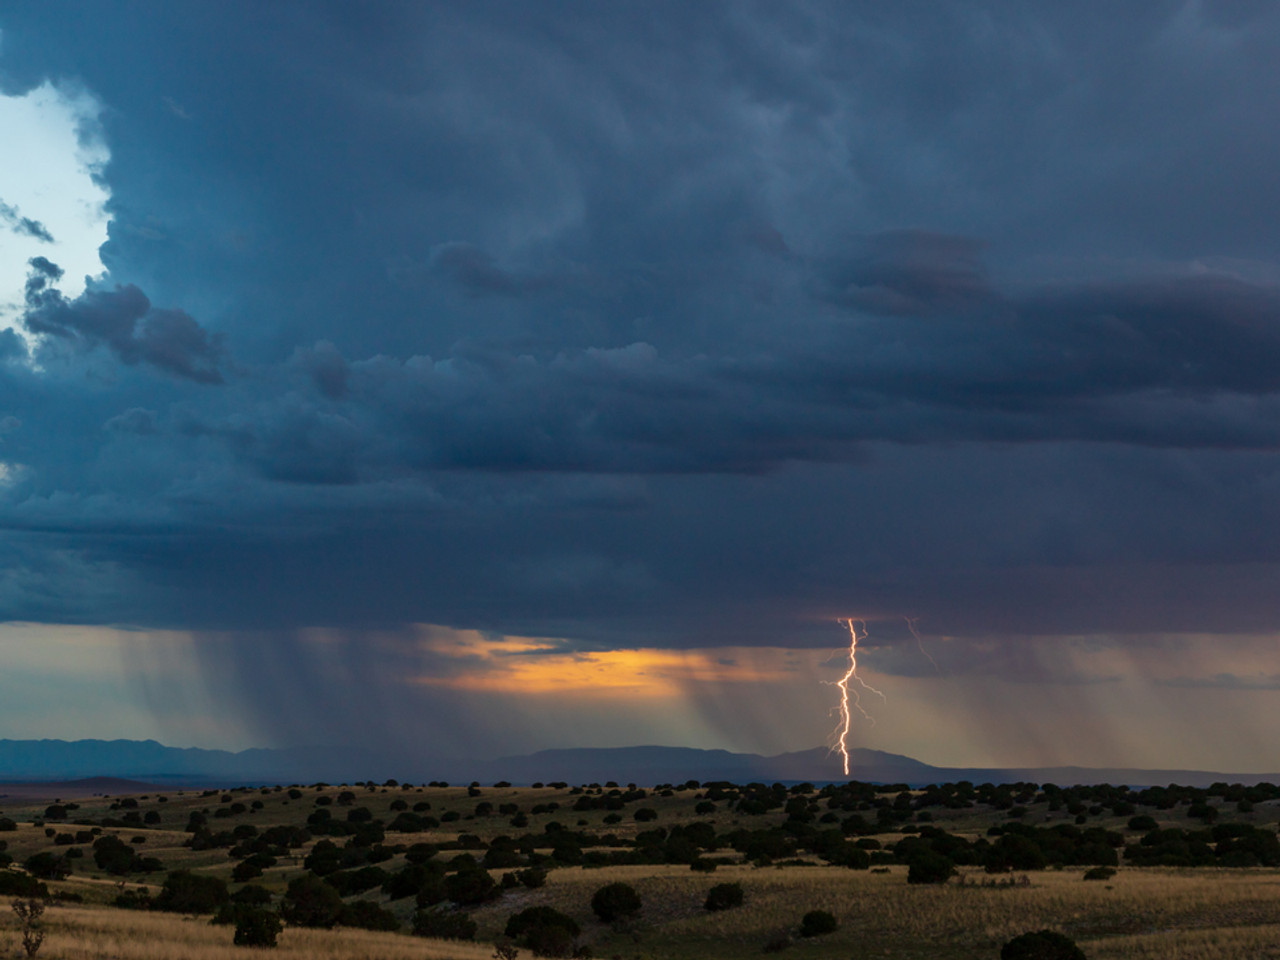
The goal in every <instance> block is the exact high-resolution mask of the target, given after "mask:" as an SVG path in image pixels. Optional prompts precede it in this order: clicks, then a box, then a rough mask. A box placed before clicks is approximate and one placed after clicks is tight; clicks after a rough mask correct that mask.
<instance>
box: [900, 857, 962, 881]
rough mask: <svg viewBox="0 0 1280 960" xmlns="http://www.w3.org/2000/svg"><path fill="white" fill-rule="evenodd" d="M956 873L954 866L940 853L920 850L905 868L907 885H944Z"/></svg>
mask: <svg viewBox="0 0 1280 960" xmlns="http://www.w3.org/2000/svg"><path fill="white" fill-rule="evenodd" d="M955 872H956V865H955V864H954V863H952V862H951V861H950V860H949V859H947V858H946V857H944V856H943V855H942V854H940V853H934V852H933V851H932V850H921V851H919V852H918V853H917V854H916V855H915V856H913V857H912V858H911V863H910V865H909V866H908V867H907V883H946V882H947V881H948V880H950V879H951V877H952V876H953V875H954V874H955Z"/></svg>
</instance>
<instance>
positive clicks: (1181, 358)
mask: <svg viewBox="0 0 1280 960" xmlns="http://www.w3.org/2000/svg"><path fill="white" fill-rule="evenodd" d="M69 24H77V26H76V28H75V29H72V28H71V26H69ZM0 29H3V30H4V38H5V43H4V47H3V50H2V52H0V87H2V88H3V89H4V90H5V91H7V92H10V93H17V92H21V91H23V90H27V89H31V88H32V87H35V86H37V85H38V84H40V83H41V82H43V81H44V80H45V79H47V78H53V79H56V80H58V81H60V82H64V83H76V84H80V85H82V86H83V87H84V88H86V89H88V90H90V91H92V92H93V94H94V95H95V96H96V97H97V98H98V99H99V100H100V101H101V102H102V103H103V104H104V105H105V109H104V113H103V130H102V136H103V137H104V138H105V140H106V142H107V143H108V145H109V147H110V150H111V157H112V159H111V162H110V164H109V166H108V167H107V168H106V169H105V170H104V171H103V172H102V178H103V182H104V183H105V184H106V185H107V186H109V187H110V189H111V196H112V199H111V203H110V208H111V212H112V216H113V222H112V229H111V240H110V242H109V243H108V244H107V245H106V246H105V247H104V248H103V258H104V262H105V263H106V264H107V265H108V267H109V271H110V273H109V276H108V277H107V278H106V279H105V280H103V281H101V282H96V283H93V284H90V286H89V288H88V289H87V291H86V292H85V293H84V294H83V295H81V296H78V297H75V298H69V297H66V296H64V295H63V294H62V293H60V292H59V282H60V280H61V274H60V270H59V268H58V267H57V265H56V264H55V263H53V262H52V261H51V260H49V259H45V258H36V259H35V260H33V261H31V267H32V273H31V280H30V282H29V284H28V287H27V292H26V312H25V315H24V316H23V319H22V323H23V329H24V331H25V332H26V334H27V335H28V337H29V340H28V342H26V343H24V342H23V340H22V338H20V337H18V336H17V335H16V334H12V333H10V334H9V335H8V336H9V339H7V340H5V341H4V342H3V343H2V344H0V362H2V363H3V368H2V369H0V414H3V415H4V416H5V417H6V418H7V419H5V421H4V422H5V423H11V424H12V426H11V428H6V431H5V433H4V435H3V438H2V439H0V459H2V460H3V461H4V462H5V463H6V464H7V466H6V467H5V472H4V483H5V487H4V491H3V499H2V502H0V523H3V524H4V526H5V527H6V528H7V529H8V530H9V531H10V534H9V536H8V537H7V539H6V542H5V543H4V545H3V548H2V549H3V551H4V555H5V556H4V563H5V566H6V568H7V570H8V572H9V574H10V575H9V577H8V578H7V579H6V581H5V582H6V586H5V587H4V588H3V589H2V590H0V616H3V617H5V618H9V619H29V620H40V621H85V622H97V623H106V622H119V623H129V624H138V625H147V626H165V627H171V628H178V629H193V630H232V631H246V632H245V633H244V634H243V636H245V637H250V638H259V639H258V640H245V641H244V642H242V643H241V642H238V643H228V644H225V645H224V647H222V648H220V647H219V646H218V645H217V644H216V643H210V644H209V645H208V646H207V647H202V648H201V649H202V650H207V651H217V650H218V649H224V650H226V651H236V650H239V651H240V656H239V657H238V658H237V662H239V663H242V664H243V665H244V669H243V675H244V676H245V677H248V678H252V676H253V675H255V674H264V671H263V670H261V669H259V667H258V666H254V664H256V663H260V662H265V661H264V660H263V659H262V658H263V657H265V658H266V660H270V661H271V662H275V660H273V659H272V658H273V657H277V655H279V656H283V655H284V654H283V653H281V651H285V650H288V651H293V653H292V654H291V655H296V656H297V657H298V658H303V657H304V656H305V654H304V653H303V652H302V651H303V650H304V649H305V645H304V646H297V647H296V649H295V646H296V645H294V644H293V643H292V642H291V641H289V640H287V639H282V638H288V637H290V636H294V635H295V632H296V631H298V630H301V629H302V628H305V627H340V628H342V629H344V630H346V631H348V635H350V636H360V635H361V633H360V632H361V631H371V630H375V629H376V630H390V631H392V634H393V635H396V634H395V631H399V630H402V629H403V628H404V625H405V624H410V623H435V624H445V625H449V626H453V627H458V628H466V629H480V630H486V631H492V632H495V633H509V634H525V635H535V636H557V637H562V638H565V642H567V643H569V644H576V645H579V646H582V647H584V648H587V647H591V648H597V649H603V648H609V647H617V646H627V645H631V646H644V647H691V646H699V647H714V646H718V645H723V644H730V643H732V644H737V645H752V644H776V645H780V646H788V645H791V646H810V645H827V644H829V643H830V642H831V634H830V623H831V620H832V619H833V618H834V617H836V616H848V615H864V616H867V617H871V618H875V617H882V618H887V620H886V622H888V621H893V622H900V619H899V618H901V617H902V616H920V617H921V618H922V621H921V623H922V624H923V625H924V628H925V629H926V630H928V631H930V632H932V633H934V634H947V635H950V636H954V637H958V638H965V639H966V641H972V642H974V643H989V644H993V645H994V646H992V647H991V648H990V649H994V650H997V651H1001V650H1004V651H1010V650H1016V649H1018V648H1017V647H1016V646H1010V644H1016V643H1017V642H1018V638H1019V637H1024V636H1026V635H1055V634H1060V633H1106V634H1107V636H1108V637H1110V638H1112V639H1111V640H1109V641H1108V642H1110V643H1115V644H1119V645H1123V643H1124V641H1123V637H1124V636H1127V635H1129V634H1134V635H1137V634H1144V633H1147V632H1150V631H1153V630H1156V631H1159V630H1196V631H1200V632H1202V633H1205V634H1215V635H1229V634H1232V633H1236V632H1240V631H1255V632H1258V631H1266V630H1270V629H1274V627H1275V623H1274V622H1273V621H1274V616H1273V607H1274V604H1273V602H1272V597H1273V595H1274V589H1273V584H1274V577H1275V575H1276V573H1277V572H1280V571H1277V568H1276V565H1277V563H1280V547H1278V546H1277V544H1280V508H1277V506H1276V504H1277V503H1280V498H1278V497H1277V496H1276V494H1277V485H1278V483H1280V471H1278V470H1277V466H1278V463H1277V460H1276V448H1277V444H1278V443H1280V245H1278V244H1277V241H1276V237H1275V231H1274V224H1275V222H1277V220H1278V219H1280V187H1278V181H1277V180H1276V178H1275V177H1274V174H1273V165H1274V164H1273V158H1274V156H1276V154H1277V152H1280V96H1278V94H1280V67H1278V66H1277V64H1276V62H1275V58H1274V56H1273V50H1274V47H1275V43H1276V42H1277V40H1280V14H1277V12H1276V11H1275V10H1273V9H1272V8H1271V7H1269V6H1267V5H1251V4H1240V3H1225V2H1224V3H1207V2H1206V3H1177V2H1169V3H1156V4H1145V5H1142V6H1141V7H1140V8H1138V7H1133V8H1126V9H1124V10H1117V9H1116V8H1115V7H1114V5H1106V6H1103V5H1092V6H1091V5H1086V6H1085V7H1080V6H1079V5H1076V6H1074V7H1073V8H1072V9H1070V10H1064V9H1059V7H1057V6H1055V5H1052V4H1018V5H987V6H986V7H975V6H973V5H971V4H941V5H940V4H936V3H929V4H913V3H907V4H897V5H893V6H892V7H891V8H888V7H885V6H884V5H874V4H855V5H852V6H850V5H848V4H840V3H821V2H814V3H798V4H790V5H786V6H778V5H776V4H742V3H726V4H708V5H699V6H697V7H696V9H690V8H689V7H688V5H684V4H651V3H650V4H630V3H620V4H609V5H607V6H599V5H591V4H577V3H563V4H539V5H537V6H536V7H530V6H528V5H521V4H507V3H478V4H471V5H467V6H465V7H461V8H460V7H458V6H457V5H449V4H425V5H424V4H380V5H377V6H375V7H373V8H369V9H366V8H361V9H360V10H359V11H357V10H356V8H354V7H351V6H349V5H344V4H272V5H268V6H266V7H263V6H262V5H253V4H244V5H230V6H229V5H227V4H207V5H205V4H195V5H191V4H186V5H183V7H182V8H181V9H180V10H179V9H177V8H170V7H169V6H166V5H163V4H155V5H143V6H141V7H131V8H129V9H128V10H115V11H111V12H110V13H108V12H106V11H104V10H102V9H101V8H100V7H99V6H98V5H95V4H86V5H84V6H83V7H81V8H79V9H78V10H77V11H66V10H64V11H62V12H61V13H59V14H58V15H57V16H53V15H51V14H48V13H47V12H45V11H42V10H41V9H40V8H38V7H36V6H34V5H33V6H29V7H26V8H23V9H19V10H15V11H7V12H4V13H0ZM173 51H182V55H181V56H174V55H173V53H172V52H173ZM0 221H2V222H3V226H4V227H5V229H7V230H17V231H23V232H25V233H26V234H27V235H29V236H33V237H39V236H40V234H39V230H40V229H43V228H42V227H41V225H40V224H39V223H36V222H35V221H28V220H27V219H24V217H23V214H22V212H21V211H18V210H16V209H14V208H11V207H9V206H0ZM144 291H145V292H144ZM154 304H165V305H166V306H163V307H157V306H155V305H154ZM899 634H901V636H899ZM893 636H895V637H897V639H895V640H893V642H891V643H890V642H887V643H886V646H885V648H884V650H883V651H882V652H881V653H880V654H876V653H875V652H872V653H871V656H872V657H873V659H874V658H875V657H876V656H880V657H882V662H883V663H884V664H885V665H886V669H890V668H891V669H897V670H900V671H903V672H910V671H911V669H914V668H911V667H909V666H904V665H903V664H902V663H901V662H900V660H895V659H894V657H893V656H892V655H891V651H890V649H889V648H891V647H894V646H895V645H896V644H898V643H899V642H900V641H901V642H904V643H911V642H912V641H911V639H910V637H909V636H908V635H906V634H903V633H902V631H898V633H897V634H893ZM261 638H268V639H261ZM269 638H275V639H269ZM1117 638H1119V639H1117ZM259 642H261V643H262V644H268V645H272V649H273V650H275V651H276V652H275V653H273V654H271V655H270V656H267V655H266V654H261V656H259V655H253V656H251V655H250V654H249V653H247V652H246V651H248V650H250V649H256V646H257V645H259ZM984 649H986V648H984ZM207 655H208V656H214V655H215V654H214V653H212V652H209V653H207ZM982 662H983V663H985V664H987V665H988V669H989V670H991V671H994V672H1000V671H1001V670H1005V671H1006V672H1007V673H1008V674H1009V675H1011V676H1012V675H1015V674H1017V673H1018V671H1019V669H1020V668H1019V667H1018V662H1019V661H1018V658H1017V657H1016V656H1014V655H1012V654H1011V655H1009V656H996V655H992V656H989V657H986V658H985V659H983V660H982ZM1002 663H1003V664H1006V666H1005V667H1002V666H1001V664H1002ZM894 664H897V666H894ZM265 672H266V673H269V672H270V671H265ZM372 672H373V673H378V671H377V670H373V671H372ZM1274 672H1275V671H1274V670H1273V671H1270V673H1274Z"/></svg>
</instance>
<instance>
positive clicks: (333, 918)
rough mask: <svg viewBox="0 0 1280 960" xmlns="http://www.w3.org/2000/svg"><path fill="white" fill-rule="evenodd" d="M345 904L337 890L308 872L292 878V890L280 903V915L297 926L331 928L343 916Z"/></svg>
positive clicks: (290, 884)
mask: <svg viewBox="0 0 1280 960" xmlns="http://www.w3.org/2000/svg"><path fill="white" fill-rule="evenodd" d="M344 906H345V905H344V904H343V902H342V896H341V895H340V894H339V893H338V891H337V890H335V889H334V888H333V887H331V886H330V885H329V884H327V883H325V882H324V881H323V880H321V879H320V878H319V877H317V876H314V875H313V874H310V873H305V874H303V875H302V876H300V877H295V878H294V879H293V880H290V881H289V889H288V890H287V891H286V892H285V895H284V899H283V900H282V901H281V902H280V914H281V915H282V916H283V917H284V919H285V920H286V921H288V922H289V923H291V924H293V925H294V926H297V927H323V928H325V929H329V928H331V927H333V926H334V925H335V924H337V922H338V920H339V919H340V918H341V917H342V911H343V909H344Z"/></svg>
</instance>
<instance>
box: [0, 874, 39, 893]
mask: <svg viewBox="0 0 1280 960" xmlns="http://www.w3.org/2000/svg"><path fill="white" fill-rule="evenodd" d="M0 896H3V897H27V898H31V897H47V896H49V888H48V887H47V886H45V885H44V884H43V883H41V882H40V881H39V880H37V879H36V878H35V877H33V876H31V874H29V873H19V872H18V871H17V870H0Z"/></svg>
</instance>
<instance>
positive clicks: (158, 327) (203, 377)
mask: <svg viewBox="0 0 1280 960" xmlns="http://www.w3.org/2000/svg"><path fill="white" fill-rule="evenodd" d="M30 263H31V268H32V269H31V274H30V275H29V278H28V280H27V289H26V300H27V302H26V311H25V312H24V313H23V315H22V322H23V325H24V326H25V327H26V329H27V330H28V331H29V332H31V333H34V334H44V335H47V336H49V337H52V338H54V339H55V341H62V342H65V343H69V344H73V345H75V346H77V347H80V348H83V349H92V348H93V347H95V346H97V345H99V344H104V345H105V346H106V347H107V348H108V349H110V350H111V351H112V352H113V353H114V354H115V355H116V356H117V357H119V358H120V360H121V362H123V363H126V364H136V363H139V362H142V363H149V364H151V365H152V366H154V367H158V368H160V369H161V370H164V371H167V372H168V373H172V374H174V375H176V376H179V377H185V378H186V379H188V380H194V381H196V382H197V383H222V374H221V372H220V371H219V370H218V364H219V362H220V361H221V359H222V343H221V340H222V338H221V337H220V336H218V335H217V334H210V333H209V332H208V331H206V330H205V329H204V328H203V327H201V326H200V324H198V323H197V322H196V321H195V320H194V319H192V318H191V317H190V316H189V315H188V314H187V313H185V312H184V311H182V310H172V309H168V310H166V309H159V308H153V307H152V306H151V301H150V300H148V299H147V296H146V294H144V293H143V292H142V291H141V290H139V289H138V288H137V287H136V286H134V285H133V284H131V283H130V284H125V285H124V286H117V287H116V288H115V289H114V290H100V289H92V288H91V289H89V290H86V291H85V292H84V293H82V294H81V295H80V296H78V297H76V299H74V300H68V299H67V298H66V297H64V296H63V295H62V294H61V293H60V292H59V291H58V290H57V289H56V288H55V287H54V286H52V284H53V283H56V282H57V281H58V280H59V279H60V278H61V277H62V270H61V269H60V268H59V267H58V266H57V265H56V264H54V263H51V262H50V261H48V260H47V259H45V258H44V257H34V258H32V260H31V261H30Z"/></svg>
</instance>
